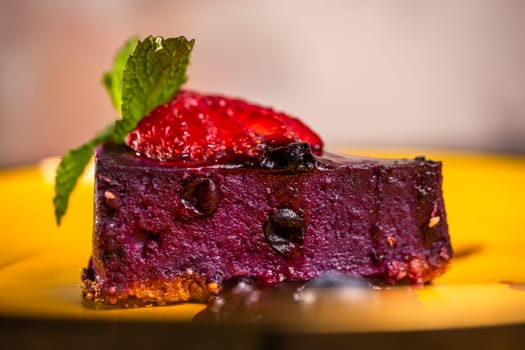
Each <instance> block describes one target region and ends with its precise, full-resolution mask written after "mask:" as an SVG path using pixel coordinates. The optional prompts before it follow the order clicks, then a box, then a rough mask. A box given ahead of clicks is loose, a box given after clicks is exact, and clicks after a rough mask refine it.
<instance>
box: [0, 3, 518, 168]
mask: <svg viewBox="0 0 525 350" xmlns="http://www.w3.org/2000/svg"><path fill="white" fill-rule="evenodd" d="M0 29H1V30H0V38H1V47H0V166H4V167H5V166H15V165H20V164H26V163H30V162H34V161H36V160H38V159H41V158H42V157H47V156H54V155H61V154H63V153H64V152H65V151H66V150H67V149H69V148H72V147H76V146H78V145H79V144H81V143H82V142H84V141H86V140H87V139H89V138H90V137H92V136H93V135H94V134H95V133H97V132H98V131H99V130H101V129H103V128H104V127H105V126H106V125H107V124H108V123H109V121H110V120H112V119H114V118H115V117H116V112H115V111H114V110H113V108H112V106H111V103H110V100H109V98H108V97H107V95H106V92H105V90H104V89H103V87H102V85H101V77H102V73H103V72H104V71H105V70H107V69H108V68H109V67H110V66H111V63H112V59H113V56H114V54H115V52H116V50H117V49H118V48H119V47H120V46H121V45H122V44H123V43H124V41H125V40H126V39H128V38H129V37H131V36H134V35H138V36H140V37H145V36H147V35H149V34H154V35H162V36H178V35H185V36H187V37H188V38H195V39H196V46H195V49H194V52H193V55H192V60H191V66H190V69H189V77H190V78H189V82H188V84H187V87H189V88H193V89H196V90H199V91H202V92H213V93H221V94H226V95H234V96H238V97H243V98H246V99H248V100H251V101H253V102H258V103H260V104H263V105H270V106H273V107H274V108H276V109H279V110H283V111H286V112H288V113H290V114H292V115H295V116H299V117H300V118H302V119H303V120H304V121H306V122H307V123H308V124H309V125H311V126H312V127H313V128H314V129H315V130H317V131H318V132H319V133H320V134H321V136H322V137H323V138H324V140H325V142H326V144H327V147H328V148H337V147H346V148H356V149H358V148H367V147H396V148H400V147H414V148H415V147H419V148H425V149H428V148H447V149H462V150H463V149H468V150H480V151H490V152H505V153H522V154H523V153H525V69H524V68H525V67H524V65H525V40H524V37H525V1H521V0H500V1H498V0H464V1H453V0H442V1H424V0H348V1H344V0H323V1H307V0H303V1H300V0H291V1H287V0H268V1H243V0H227V1H212V0H193V1H147V0H112V1H106V0H90V1H70V0H24V1H20V0H0Z"/></svg>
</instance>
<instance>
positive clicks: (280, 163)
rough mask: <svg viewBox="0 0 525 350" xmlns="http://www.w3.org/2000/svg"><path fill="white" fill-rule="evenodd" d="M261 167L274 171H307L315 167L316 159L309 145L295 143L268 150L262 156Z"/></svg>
mask: <svg viewBox="0 0 525 350" xmlns="http://www.w3.org/2000/svg"><path fill="white" fill-rule="evenodd" d="M260 166H261V168H263V169H272V170H288V171H307V170H310V169H313V168H314V167H315V159H314V156H313V155H312V150H311V149H310V145H309V144H308V143H304V142H293V143H290V144H288V145H286V146H284V147H276V148H270V149H268V150H267V151H266V152H265V153H264V154H263V155H262V156H261V159H260Z"/></svg>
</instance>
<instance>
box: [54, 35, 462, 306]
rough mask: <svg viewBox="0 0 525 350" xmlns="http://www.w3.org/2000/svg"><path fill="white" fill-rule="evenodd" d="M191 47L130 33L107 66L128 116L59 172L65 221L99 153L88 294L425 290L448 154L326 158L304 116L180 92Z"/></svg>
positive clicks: (94, 297)
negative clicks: (353, 286) (246, 285)
mask: <svg viewBox="0 0 525 350" xmlns="http://www.w3.org/2000/svg"><path fill="white" fill-rule="evenodd" d="M193 44H194V41H193V40H190V41H188V40H187V39H186V38H184V37H178V38H169V39H164V38H161V37H155V38H154V37H151V36H150V37H148V38H146V39H144V40H143V41H137V40H130V41H129V42H128V43H127V44H126V45H125V46H124V47H123V48H122V49H121V50H120V51H119V53H118V55H117V57H116V59H115V63H114V65H113V67H112V69H111V70H110V71H109V72H107V73H106V74H105V75H104V84H105V86H106V88H107V89H108V92H109V94H110V97H111V100H112V102H113V104H114V106H115V107H117V110H118V111H119V112H120V117H121V118H120V119H119V120H117V121H115V122H114V123H113V124H112V125H111V126H110V127H109V128H108V129H107V130H106V131H105V132H104V133H101V134H100V135H98V136H96V137H95V138H94V139H92V140H91V141H88V142H87V143H85V144H84V145H82V146H81V147H79V148H77V149H75V150H72V151H70V152H69V153H68V154H66V155H65V157H64V158H63V159H62V161H61V163H60V165H59V167H58V169H57V176H56V182H55V198H54V203H55V214H56V218H57V223H60V220H61V218H62V216H63V215H64V213H65V211H66V208H67V203H68V198H69V195H70V193H71V191H72V190H73V187H74V186H75V183H76V181H77V180H78V178H79V176H80V175H81V174H82V171H83V169H84V168H85V166H86V165H87V163H88V162H89V160H90V158H91V155H92V152H93V149H95V150H96V151H95V169H96V170H95V198H94V200H95V220H94V233H93V254H92V258H91V260H90V263H89V265H88V267H87V268H86V269H85V271H84V273H83V276H82V293H83V297H84V300H86V301H87V302H95V303H96V304H97V305H113V306H118V307H133V306H143V305H164V304H170V303H177V302H184V301H190V300H192V301H205V300H208V299H209V298H210V297H211V296H213V295H215V294H218V293H219V292H220V291H221V288H222V287H223V286H224V283H225V282H227V281H229V280H230V279H236V278H243V277H246V278H250V279H252V280H253V281H254V282H255V283H257V284H259V285H260V286H269V287H271V286H275V285H277V284H279V283H282V282H292V283H301V282H305V281H307V280H309V279H312V278H315V277H317V276H319V275H321V274H323V273H325V272H331V271H334V272H338V273H342V274H345V275H347V276H353V277H364V278H367V279H369V280H370V281H373V282H374V283H385V284H396V283H411V284H417V285H421V284H424V283H426V282H428V281H431V280H432V279H433V278H434V277H436V276H439V275H440V274H441V273H443V272H444V271H445V269H446V267H447V264H448V262H449V260H450V259H451V256H452V248H451V245H450V239H449V236H448V227H447V222H446V217H445V209H444V203H443V197H442V190H441V182H442V175H441V163H440V162H434V161H429V160H425V159H424V158H423V157H422V158H416V159H412V160H406V159H405V160H379V159H369V158H358V157H343V156H336V155H331V154H328V153H324V152H323V141H322V140H321V138H320V137H319V136H318V135H317V134H316V133H315V132H314V131H312V130H311V129H310V128H309V127H308V126H306V125H305V124H303V123H302V122H301V121H300V120H299V119H297V118H294V117H292V116H290V115H287V114H285V113H283V112H279V111H276V110H273V109H272V108H268V107H263V106H259V105H255V104H252V103H248V102H246V101H244V100H241V99H236V98H230V97H224V96H219V95H204V94H201V93H197V92H192V91H186V90H181V89H180V88H181V85H182V84H183V83H184V82H185V81H186V78H187V77H186V73H185V71H186V66H187V65H188V62H189V54H190V52H191V50H192V48H193Z"/></svg>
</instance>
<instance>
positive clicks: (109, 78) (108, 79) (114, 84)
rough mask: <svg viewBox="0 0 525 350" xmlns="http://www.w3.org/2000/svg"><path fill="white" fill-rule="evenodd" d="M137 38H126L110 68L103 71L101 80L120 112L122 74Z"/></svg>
mask: <svg viewBox="0 0 525 350" xmlns="http://www.w3.org/2000/svg"><path fill="white" fill-rule="evenodd" d="M137 42H138V39H137V38H132V39H130V40H128V41H127V42H126V43H125V44H124V46H123V47H122V48H121V49H120V50H119V51H118V52H117V55H116V56H115V60H114V61H113V66H112V67H111V70H110V71H108V72H106V73H104V77H103V79H102V82H103V84H104V86H105V87H106V90H107V91H108V93H109V97H110V98H111V102H112V103H113V106H114V107H115V108H116V109H117V111H119V113H120V106H121V105H122V75H123V73H124V68H125V67H126V62H127V61H128V57H129V56H130V55H131V54H132V53H133V51H134V50H135V47H136V46H137Z"/></svg>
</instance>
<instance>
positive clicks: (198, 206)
mask: <svg viewBox="0 0 525 350" xmlns="http://www.w3.org/2000/svg"><path fill="white" fill-rule="evenodd" d="M181 198H182V203H183V205H184V207H185V209H186V210H185V211H184V214H185V215H184V216H186V217H188V218H194V217H195V218H196V217H206V216H210V215H211V214H213V213H214V212H215V210H216V209H217V207H218V205H219V200H220V194H219V189H218V188H217V185H215V182H213V181H212V180H211V179H197V180H194V181H192V182H190V183H189V184H188V185H186V186H185V187H184V188H183V190H182V192H181Z"/></svg>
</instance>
